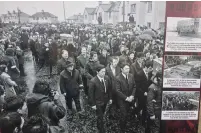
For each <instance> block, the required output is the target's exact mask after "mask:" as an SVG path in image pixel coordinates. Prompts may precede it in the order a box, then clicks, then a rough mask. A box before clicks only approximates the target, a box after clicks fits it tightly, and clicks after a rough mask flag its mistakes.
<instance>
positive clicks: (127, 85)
mask: <svg viewBox="0 0 201 133" xmlns="http://www.w3.org/2000/svg"><path fill="white" fill-rule="evenodd" d="M121 71H122V72H121V73H120V74H119V75H118V76H117V77H116V78H117V83H116V94H117V101H118V104H119V108H120V111H121V118H120V127H121V131H122V133H124V132H125V129H126V118H127V112H128V110H129V106H130V103H131V102H132V101H133V100H134V96H135V91H136V86H135V80H134V77H133V75H132V74H130V73H129V71H130V67H129V64H126V63H125V64H122V66H121Z"/></svg>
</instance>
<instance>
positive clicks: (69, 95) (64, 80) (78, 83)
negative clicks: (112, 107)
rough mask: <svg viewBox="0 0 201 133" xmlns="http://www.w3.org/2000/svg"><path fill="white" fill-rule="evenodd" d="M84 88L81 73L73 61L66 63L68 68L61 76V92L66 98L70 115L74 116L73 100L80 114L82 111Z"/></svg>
mask: <svg viewBox="0 0 201 133" xmlns="http://www.w3.org/2000/svg"><path fill="white" fill-rule="evenodd" d="M82 88H83V83H82V78H81V74H80V72H79V71H78V70H77V69H75V66H74V62H73V60H71V59H69V60H68V61H67V62H66V68H65V69H64V70H63V71H62V72H61V74H60V90H61V93H62V94H63V95H64V96H65V99H66V104H67V107H68V109H69V113H70V114H72V100H74V102H75V106H76V109H77V111H78V112H80V111H81V106H80V90H81V89H82Z"/></svg>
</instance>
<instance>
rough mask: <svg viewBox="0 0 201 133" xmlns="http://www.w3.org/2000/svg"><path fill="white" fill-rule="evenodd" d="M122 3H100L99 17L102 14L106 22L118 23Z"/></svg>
mask: <svg viewBox="0 0 201 133" xmlns="http://www.w3.org/2000/svg"><path fill="white" fill-rule="evenodd" d="M120 4H121V2H110V3H109V4H101V3H100V4H99V6H98V9H97V18H98V17H99V16H101V17H102V22H103V23H104V24H114V25H115V24H117V23H118V15H119V6H120Z"/></svg>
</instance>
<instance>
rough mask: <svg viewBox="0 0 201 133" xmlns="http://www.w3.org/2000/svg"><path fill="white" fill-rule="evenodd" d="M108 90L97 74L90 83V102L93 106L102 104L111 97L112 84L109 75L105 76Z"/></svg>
mask: <svg viewBox="0 0 201 133" xmlns="http://www.w3.org/2000/svg"><path fill="white" fill-rule="evenodd" d="M104 80H105V86H106V92H105V88H104V86H103V84H102V83H101V81H100V80H99V78H98V77H97V76H95V77H94V78H92V79H91V82H90V83H89V102H90V104H91V105H92V106H94V105H98V106H102V105H104V104H107V102H108V101H109V100H110V99H111V84H110V81H109V78H108V77H107V76H105V77H104Z"/></svg>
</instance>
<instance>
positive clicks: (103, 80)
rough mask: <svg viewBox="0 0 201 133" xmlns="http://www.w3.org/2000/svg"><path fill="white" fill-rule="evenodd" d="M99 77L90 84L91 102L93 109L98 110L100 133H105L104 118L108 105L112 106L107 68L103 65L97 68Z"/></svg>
mask: <svg viewBox="0 0 201 133" xmlns="http://www.w3.org/2000/svg"><path fill="white" fill-rule="evenodd" d="M96 72H97V76H95V77H94V78H92V79H91V82H90V83H89V101H90V103H91V105H92V108H93V109H94V110H96V115H97V128H98V130H99V133H105V129H104V123H103V116H104V113H105V109H106V105H107V104H108V102H109V104H111V103H112V100H111V86H110V84H111V83H110V81H109V78H108V77H107V76H105V68H104V66H103V65H99V66H97V67H96Z"/></svg>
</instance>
